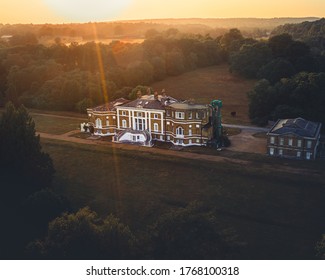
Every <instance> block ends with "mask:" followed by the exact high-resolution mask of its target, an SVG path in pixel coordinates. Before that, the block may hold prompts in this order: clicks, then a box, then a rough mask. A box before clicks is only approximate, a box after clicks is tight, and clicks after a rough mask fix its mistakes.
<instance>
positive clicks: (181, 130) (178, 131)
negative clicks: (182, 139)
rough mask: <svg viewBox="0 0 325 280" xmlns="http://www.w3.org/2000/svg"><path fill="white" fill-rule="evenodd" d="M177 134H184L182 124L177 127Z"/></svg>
mask: <svg viewBox="0 0 325 280" xmlns="http://www.w3.org/2000/svg"><path fill="white" fill-rule="evenodd" d="M176 134H177V135H184V129H183V128H182V127H181V126H180V127H178V128H176Z"/></svg>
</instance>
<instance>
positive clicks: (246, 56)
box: [230, 43, 272, 78]
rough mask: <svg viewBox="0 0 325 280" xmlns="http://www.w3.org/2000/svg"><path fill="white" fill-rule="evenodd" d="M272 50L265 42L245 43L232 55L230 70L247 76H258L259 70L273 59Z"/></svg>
mask: <svg viewBox="0 0 325 280" xmlns="http://www.w3.org/2000/svg"><path fill="white" fill-rule="evenodd" d="M271 58H272V57H271V50H270V49H269V47H268V46H267V44H265V43H256V44H253V45H244V46H242V48H241V49H240V51H239V52H236V53H233V54H232V55H231V56H230V71H234V72H236V73H239V74H240V75H243V76H245V77H247V78H256V76H257V73H258V71H259V70H260V69H261V68H262V67H263V66H264V65H265V64H267V63H268V62H269V61H270V60H271Z"/></svg>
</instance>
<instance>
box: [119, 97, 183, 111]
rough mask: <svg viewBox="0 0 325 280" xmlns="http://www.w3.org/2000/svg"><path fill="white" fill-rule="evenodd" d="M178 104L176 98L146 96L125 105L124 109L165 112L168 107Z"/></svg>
mask: <svg viewBox="0 0 325 280" xmlns="http://www.w3.org/2000/svg"><path fill="white" fill-rule="evenodd" d="M175 102H178V101H177V100H176V99H175V98H173V97H170V96H163V95H157V96H154V95H144V96H141V98H138V99H136V100H133V101H130V102H129V103H126V104H123V106H122V107H129V108H144V109H156V110H164V109H165V107H166V106H168V105H170V104H173V103H175Z"/></svg>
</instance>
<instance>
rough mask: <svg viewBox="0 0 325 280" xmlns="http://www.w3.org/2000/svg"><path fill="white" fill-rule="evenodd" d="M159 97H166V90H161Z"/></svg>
mask: <svg viewBox="0 0 325 280" xmlns="http://www.w3.org/2000/svg"><path fill="white" fill-rule="evenodd" d="M161 95H162V96H163V97H166V90H165V89H164V88H163V89H162V90H161Z"/></svg>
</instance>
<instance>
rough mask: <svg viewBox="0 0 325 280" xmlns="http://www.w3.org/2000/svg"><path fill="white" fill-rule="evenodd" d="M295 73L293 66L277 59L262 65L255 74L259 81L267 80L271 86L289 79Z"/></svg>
mask: <svg viewBox="0 0 325 280" xmlns="http://www.w3.org/2000/svg"><path fill="white" fill-rule="evenodd" d="M295 73H296V69H295V68H294V66H293V65H292V64H291V63H290V62H289V61H287V60H285V59H282V58H277V59H274V60H272V61H270V62H269V63H267V64H266V65H264V66H263V67H262V68H261V69H260V70H259V71H258V73H257V77H258V78H260V79H267V80H268V81H270V82H271V83H272V84H274V83H276V82H278V81H280V79H282V78H289V77H291V76H292V75H294V74H295Z"/></svg>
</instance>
